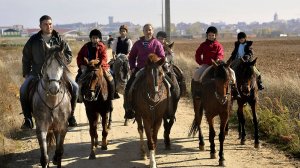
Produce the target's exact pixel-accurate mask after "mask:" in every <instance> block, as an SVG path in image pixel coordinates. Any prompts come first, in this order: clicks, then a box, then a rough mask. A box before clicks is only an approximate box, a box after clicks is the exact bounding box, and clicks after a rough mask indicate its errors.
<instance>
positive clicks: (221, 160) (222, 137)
mask: <svg viewBox="0 0 300 168" xmlns="http://www.w3.org/2000/svg"><path fill="white" fill-rule="evenodd" d="M220 120H221V121H220V134H219V142H220V151H219V166H225V163H224V162H225V159H224V152H223V151H224V140H225V129H226V126H228V115H227V114H226V113H222V114H220Z"/></svg>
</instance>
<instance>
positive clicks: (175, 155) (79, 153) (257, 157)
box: [0, 70, 300, 168]
mask: <svg viewBox="0 0 300 168" xmlns="http://www.w3.org/2000/svg"><path fill="white" fill-rule="evenodd" d="M73 72H75V70H74V71H73ZM113 104H114V111H113V123H112V129H111V130H110V131H109V135H108V138H109V146H108V150H106V151H103V150H101V149H100V148H98V149H97V152H96V154H97V155H96V157H97V159H96V160H89V159H88V156H89V152H90V150H89V149H90V136H89V127H88V121H87V117H86V114H85V109H84V105H83V104H78V106H77V110H76V112H75V115H76V119H77V122H78V123H79V126H78V127H75V128H70V130H69V132H68V133H67V136H66V139H65V146H64V147H65V153H64V155H63V165H64V167H67V168H68V167H69V168H94V167H95V168H96V167H111V168H119V167H122V168H123V167H124V168H144V167H148V165H149V160H140V159H139V158H140V157H139V135H138V132H137V125H136V123H134V124H133V123H130V124H129V126H123V122H124V119H123V116H124V110H123V107H122V104H123V98H120V99H118V100H114V102H113ZM193 113H194V112H193V110H192V103H191V102H189V101H188V100H186V99H182V100H180V104H179V108H178V110H177V114H176V118H177V120H176V122H175V124H174V126H173V129H172V131H171V135H170V136H171V142H172V149H171V150H169V151H166V150H164V143H163V133H162V131H163V127H161V129H160V132H159V137H158V139H159V140H158V148H157V151H156V154H157V155H156V161H157V164H158V167H160V168H162V167H166V168H171V167H216V166H217V165H218V159H210V158H209V156H210V152H209V142H208V127H207V123H206V121H204V122H203V123H202V126H203V127H204V135H205V143H206V145H205V148H206V150H205V151H202V152H200V151H199V150H198V140H197V138H196V137H195V138H189V137H188V136H187V134H188V130H189V127H190V125H191V123H192V120H193ZM216 125H218V124H216ZM98 130H99V131H98V134H99V139H100V140H101V128H100V129H98ZM216 131H217V134H218V133H219V131H218V129H216ZM248 134H250V133H248ZM28 135H31V136H28V137H25V138H24V139H21V140H20V145H21V146H20V150H19V151H16V152H15V153H11V154H8V155H7V156H8V157H9V158H11V159H10V160H9V161H8V162H9V163H8V167H10V168H14V167H39V166H38V165H39V157H40V152H39V147H38V144H37V140H36V137H35V132H34V131H29V132H28ZM237 137H238V135H237V131H235V130H230V132H229V136H227V137H226V139H225V144H224V156H225V159H226V162H225V164H226V166H227V167H234V168H236V167H249V168H256V167H264V168H268V167H270V168H271V167H272V168H274V167H285V168H290V167H300V163H299V162H297V161H291V160H289V159H288V158H287V157H285V156H284V154H283V153H282V152H279V151H278V150H275V149H272V148H270V147H268V146H269V145H267V144H266V143H264V142H262V144H261V148H260V149H254V144H253V140H247V142H246V145H244V146H241V145H239V140H238V139H237ZM215 142H216V149H217V151H218V149H219V143H218V136H216V140H215ZM52 156H53V151H52V152H51V154H50V158H52ZM0 164H1V163H0ZM0 167H1V166H0ZM50 167H54V166H53V164H52V163H51V164H50Z"/></svg>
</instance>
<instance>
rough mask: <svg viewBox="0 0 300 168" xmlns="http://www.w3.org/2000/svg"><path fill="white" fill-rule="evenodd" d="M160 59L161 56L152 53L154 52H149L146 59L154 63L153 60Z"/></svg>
mask: <svg viewBox="0 0 300 168" xmlns="http://www.w3.org/2000/svg"><path fill="white" fill-rule="evenodd" d="M160 59H161V58H160V57H159V56H158V55H156V54H154V53H151V54H149V55H148V60H149V61H150V62H152V63H155V62H157V61H159V60H160Z"/></svg>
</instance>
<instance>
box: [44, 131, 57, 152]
mask: <svg viewBox="0 0 300 168" xmlns="http://www.w3.org/2000/svg"><path fill="white" fill-rule="evenodd" d="M46 140H47V145H48V147H49V148H51V147H52V146H54V145H55V144H56V143H55V141H56V140H55V135H54V132H53V130H49V131H48V133H47V137H46Z"/></svg>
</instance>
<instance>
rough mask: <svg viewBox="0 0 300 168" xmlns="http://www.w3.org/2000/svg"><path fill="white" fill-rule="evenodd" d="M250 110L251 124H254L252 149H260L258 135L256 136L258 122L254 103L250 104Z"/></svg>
mask: <svg viewBox="0 0 300 168" xmlns="http://www.w3.org/2000/svg"><path fill="white" fill-rule="evenodd" d="M251 110H252V116H253V124H254V147H255V148H260V145H259V135H258V120H257V115H256V102H254V103H253V104H251Z"/></svg>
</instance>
